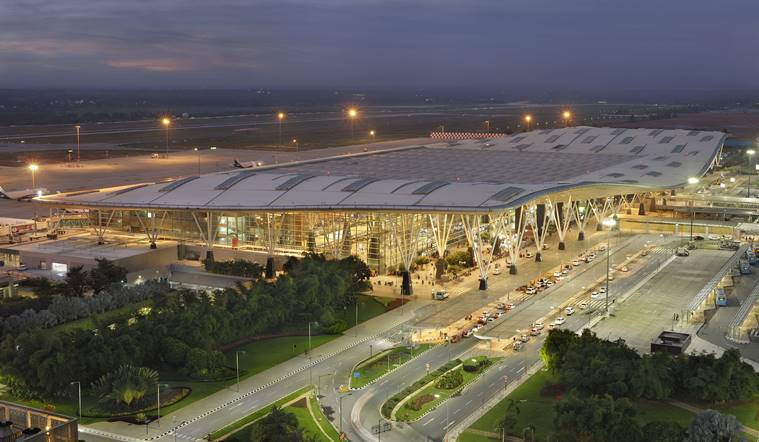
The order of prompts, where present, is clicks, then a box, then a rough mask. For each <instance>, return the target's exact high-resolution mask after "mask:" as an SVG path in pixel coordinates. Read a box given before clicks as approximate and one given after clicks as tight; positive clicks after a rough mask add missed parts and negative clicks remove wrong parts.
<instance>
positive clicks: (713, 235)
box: [707, 233, 722, 241]
mask: <svg viewBox="0 0 759 442" xmlns="http://www.w3.org/2000/svg"><path fill="white" fill-rule="evenodd" d="M707 238H709V239H711V240H712V241H717V240H719V239H722V237H721V236H719V235H717V234H714V233H712V234H710V235H709V236H707Z"/></svg>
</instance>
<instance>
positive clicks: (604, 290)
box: [598, 286, 606, 295]
mask: <svg viewBox="0 0 759 442" xmlns="http://www.w3.org/2000/svg"><path fill="white" fill-rule="evenodd" d="M598 293H600V294H602V295H603V294H604V293H606V286H602V287H601V288H600V289H598Z"/></svg>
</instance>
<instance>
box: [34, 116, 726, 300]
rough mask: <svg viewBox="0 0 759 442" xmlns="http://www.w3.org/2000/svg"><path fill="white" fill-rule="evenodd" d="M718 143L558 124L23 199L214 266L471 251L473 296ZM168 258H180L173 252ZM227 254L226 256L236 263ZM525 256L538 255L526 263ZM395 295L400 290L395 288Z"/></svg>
mask: <svg viewBox="0 0 759 442" xmlns="http://www.w3.org/2000/svg"><path fill="white" fill-rule="evenodd" d="M725 138H726V134H724V133H722V132H706V131H698V130H690V131H689V130H664V129H624V128H618V129H615V128H596V127H567V128H558V129H546V130H536V131H532V132H525V133H517V134H513V135H506V136H498V137H490V138H489V137H487V136H486V135H484V136H483V137H481V138H477V139H464V140H450V141H445V140H440V139H432V138H431V139H430V142H429V143H428V144H425V145H413V146H406V147H400V148H394V149H388V150H383V151H372V152H361V153H355V154H350V155H342V156H336V157H327V158H320V159H314V160H306V161H300V162H294V163H286V164H280V165H265V166H262V167H256V168H250V169H235V170H231V171H225V172H217V173H212V174H207V175H200V176H198V175H190V176H186V177H184V178H180V179H177V180H174V181H166V182H158V183H143V184H138V185H130V186H123V187H116V188H107V189H94V190H88V191H79V192H71V193H61V194H55V195H48V196H43V197H40V198H37V200H38V201H39V202H41V203H44V204H47V205H51V206H53V207H57V208H77V209H88V211H89V219H90V224H91V228H92V229H93V231H94V233H95V234H96V235H97V237H98V238H99V239H100V240H101V241H103V240H105V239H106V237H107V235H109V234H111V233H114V234H115V233H118V234H125V233H126V234H131V235H140V236H142V237H143V238H145V239H146V240H147V242H148V243H150V244H151V245H154V244H155V243H156V241H159V240H171V241H177V242H178V243H179V244H181V245H185V246H187V247H196V248H198V247H199V248H202V249H203V250H204V251H205V252H206V253H208V254H216V256H217V257H218V256H227V255H226V254H225V253H227V252H228V251H229V250H234V251H235V252H236V253H249V254H250V256H258V257H264V258H268V260H267V262H268V263H269V264H270V265H271V264H272V263H273V258H274V257H275V256H286V255H300V254H302V253H303V252H317V253H324V254H326V255H328V256H332V257H341V256H347V255H351V254H353V255H357V256H359V257H361V258H362V259H363V260H365V261H366V262H367V263H368V264H369V266H370V267H372V268H373V269H375V270H377V271H378V272H384V271H385V270H387V269H388V268H395V266H398V265H399V264H402V265H403V267H405V268H409V267H410V264H411V261H412V260H413V259H414V257H415V256H417V255H418V254H420V253H425V254H428V255H434V254H438V255H444V254H445V253H446V251H447V250H450V248H452V247H456V246H469V247H472V249H473V251H474V255H475V258H476V261H477V263H478V265H479V271H480V276H481V281H482V282H481V287H482V288H484V287H486V281H487V275H488V267H489V265H490V261H491V255H492V254H491V253H490V252H489V250H490V249H491V247H493V246H494V243H495V242H496V240H495V239H496V238H499V241H498V243H499V244H498V248H499V249H500V250H502V251H503V252H504V253H508V254H509V255H510V257H511V259H510V261H511V263H512V268H511V271H512V272H516V271H517V264H518V257H519V251H520V248H521V247H522V244H523V240H524V239H526V237H529V239H531V240H533V241H534V242H535V245H536V246H537V250H541V246H542V242H543V241H544V240H545V238H546V236H547V235H548V233H549V232H555V234H557V235H558V237H559V240H560V246H561V245H562V244H561V243H563V242H564V241H565V239H567V240H568V237H567V236H568V231H569V227H570V226H573V227H574V228H575V229H576V230H577V231H578V232H579V233H577V234H573V235H572V239H580V240H582V239H583V238H584V232H585V229H586V228H587V227H588V226H589V225H596V226H598V227H600V225H601V221H602V220H603V219H604V218H606V217H610V216H613V215H614V214H615V213H617V212H619V211H621V210H636V211H639V210H642V211H645V208H646V205H647V204H650V198H649V195H651V194H652V193H659V192H667V191H670V190H673V189H678V188H681V187H684V186H686V185H687V184H688V181H689V179H692V178H697V177H700V176H702V175H704V174H705V173H706V172H707V171H709V169H710V168H711V167H713V166H714V165H715V164H717V162H718V161H719V158H720V152H721V149H722V145H723V143H724V141H725ZM180 249H181V247H180ZM238 256H239V255H238ZM538 259H539V257H538ZM404 290H410V287H409V286H408V284H405V285H404Z"/></svg>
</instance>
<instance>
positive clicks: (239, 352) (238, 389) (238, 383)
mask: <svg viewBox="0 0 759 442" xmlns="http://www.w3.org/2000/svg"><path fill="white" fill-rule="evenodd" d="M240 354H243V355H244V354H245V350H237V351H236V352H235V369H236V370H237V392H238V393H239V392H240Z"/></svg>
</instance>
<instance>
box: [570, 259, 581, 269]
mask: <svg viewBox="0 0 759 442" xmlns="http://www.w3.org/2000/svg"><path fill="white" fill-rule="evenodd" d="M578 265H580V260H577V259H575V260H574V261H572V266H573V267H577V266H578Z"/></svg>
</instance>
